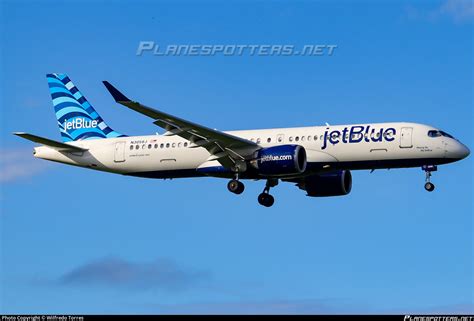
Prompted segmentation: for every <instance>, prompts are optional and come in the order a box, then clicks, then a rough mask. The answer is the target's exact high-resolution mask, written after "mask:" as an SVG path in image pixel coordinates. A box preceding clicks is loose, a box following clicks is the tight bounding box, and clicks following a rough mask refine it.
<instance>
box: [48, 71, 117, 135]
mask: <svg viewBox="0 0 474 321" xmlns="http://www.w3.org/2000/svg"><path fill="white" fill-rule="evenodd" d="M46 77H47V79H48V86H49V91H50V93H51V98H52V99H53V105H54V112H55V113H56V118H57V120H58V126H59V130H60V131H61V137H62V140H63V142H70V141H75V140H85V139H97V138H113V137H122V136H124V135H121V134H119V133H117V132H116V131H114V130H113V129H112V128H110V127H109V126H107V124H106V123H105V122H104V120H103V119H102V118H101V117H100V116H99V114H98V113H97V112H96V111H95V109H94V107H92V105H91V104H90V103H89V102H88V101H87V99H86V97H84V95H82V94H81V92H80V91H79V89H77V87H76V86H75V85H74V84H73V83H72V81H71V79H69V77H68V76H67V75H66V74H48V75H46Z"/></svg>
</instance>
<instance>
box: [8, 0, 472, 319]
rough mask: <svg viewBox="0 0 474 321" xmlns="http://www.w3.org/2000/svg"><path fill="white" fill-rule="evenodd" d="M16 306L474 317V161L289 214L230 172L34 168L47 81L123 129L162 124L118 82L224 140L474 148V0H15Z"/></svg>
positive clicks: (12, 208) (50, 127) (303, 205)
mask: <svg viewBox="0 0 474 321" xmlns="http://www.w3.org/2000/svg"><path fill="white" fill-rule="evenodd" d="M0 8H1V19H0V30H1V32H0V34H1V37H2V38H1V44H2V45H1V68H2V72H1V76H0V82H1V83H0V85H1V87H0V88H1V92H0V106H1V118H0V122H1V123H0V126H1V133H0V144H1V146H0V148H1V149H0V151H1V159H0V179H1V182H0V183H1V194H0V202H1V214H0V224H1V246H0V250H1V259H0V312H1V313H177V312H185V313H393V312H395V313H405V312H410V313H414V312H471V313H473V312H474V298H473V282H474V281H473V239H472V233H473V221H472V214H473V201H472V192H473V191H472V170H473V166H472V165H473V163H472V157H470V158H468V159H465V160H463V161H461V162H459V163H455V164H451V165H446V166H442V167H441V168H440V170H439V171H438V172H437V173H435V175H434V178H433V182H434V183H435V184H436V186H437V189H436V191H435V192H434V193H431V194H430V193H426V192H425V191H424V189H423V183H424V173H423V172H422V171H421V170H420V169H419V168H415V169H403V170H391V171H385V170H380V171H376V172H374V173H372V174H370V173H369V172H366V171H360V172H354V173H353V177H354V185H353V190H352V193H351V194H350V195H349V196H347V197H343V198H328V199H312V198H308V197H306V196H305V194H304V193H303V192H302V191H300V190H298V189H297V188H295V187H294V186H292V185H290V184H281V185H279V186H278V187H277V188H275V189H274V190H273V195H274V196H275V197H276V204H275V206H274V207H273V208H271V209H267V208H263V207H261V206H259V205H258V204H257V201H256V197H257V195H258V193H260V192H261V190H262V189H263V184H264V183H263V182H248V183H247V185H246V191H245V193H244V194H243V195H241V196H236V195H233V194H231V193H229V192H228V191H227V189H226V183H227V182H226V181H225V180H218V179H212V178H206V179H183V180H172V181H161V180H145V179H138V178H130V177H122V176H118V175H111V174H106V173H99V172H92V171H87V170H84V169H80V168H72V167H67V166H65V165H60V164H52V163H47V162H46V161H42V160H37V159H33V157H32V155H31V151H32V145H31V144H29V143H28V142H26V141H23V140H21V139H19V138H17V137H14V136H12V135H11V132H13V131H28V132H32V133H36V134H39V135H42V136H47V137H50V138H53V139H59V131H58V128H57V126H56V125H55V117H54V113H53V108H52V103H51V100H50V97H49V92H48V89H47V83H46V78H45V75H46V73H50V72H65V73H68V74H69V76H70V77H71V79H72V80H73V81H74V82H75V84H76V85H77V86H78V87H79V88H80V89H81V91H82V92H83V93H84V95H85V96H86V97H87V98H88V100H89V101H90V102H91V103H92V104H93V105H94V107H95V108H96V109H97V111H98V112H99V113H100V114H101V116H102V117H103V118H104V119H105V120H106V121H107V123H108V124H109V125H110V126H111V127H113V128H114V129H115V130H117V131H120V132H123V133H126V134H129V135H134V134H136V135H140V134H150V133H154V132H156V131H159V129H158V128H157V127H156V126H154V125H153V124H152V122H151V121H150V119H148V118H146V117H143V116H142V115H139V114H136V113H133V112H131V111H130V110H127V109H126V108H123V107H121V106H119V105H116V104H115V103H114V102H113V101H112V99H111V97H110V96H109V94H108V93H107V91H106V90H105V88H104V87H103V85H102V84H101V81H102V80H109V81H111V82H112V83H113V84H115V85H117V86H118V87H119V88H121V89H123V90H124V92H126V93H127V95H129V96H131V97H134V98H136V99H140V101H142V102H144V103H146V104H148V105H150V106H154V107H157V108H161V109H163V110H164V111H167V112H170V113H174V114H176V115H178V116H181V117H183V118H187V119H190V120H193V121H195V122H199V123H202V124H204V125H207V126H209V127H215V128H218V129H222V130H232V129H251V128H265V127H290V126H312V125H321V124H324V122H329V123H331V124H350V123H361V122H382V121H413V122H421V123H426V124H430V125H434V126H437V127H439V128H442V129H444V130H446V131H448V132H449V133H451V134H453V135H454V136H456V137H457V138H459V139H460V140H461V141H462V142H464V143H465V144H466V145H468V146H469V147H470V148H471V150H472V146H474V145H473V139H472V137H473V135H472V134H473V133H472V127H473V126H472V125H473V124H472V119H473V115H472V108H473V102H474V100H473V88H474V87H473V85H474V83H473V58H472V57H474V55H473V20H474V14H473V9H472V2H469V1H455V0H448V1H430V2H424V1H423V2H407V1H390V2H384V3H383V5H382V4H379V3H378V2H375V1H373V2H355V1H340V2H329V1H327V2H326V1H320V2H316V1H315V2H285V1H268V2H265V1H262V2H244V1H232V2H228V3H221V2H156V3H155V2H151V1H150V2H140V1H134V2H132V1H130V2H125V1H121V2H120V1H119V2H116V1H103V2H97V3H93V2H74V1H68V2H66V3H58V2H56V1H54V2H53V1H41V2H40V1H32V2H29V1H2V2H1V4H0ZM142 40H152V41H155V42H156V43H159V44H162V45H167V44H293V45H296V46H302V45H305V44H335V45H337V46H338V47H337V49H336V50H335V52H334V54H333V55H332V56H313V57H251V56H245V55H244V56H241V57H239V56H236V57H225V56H215V57H183V56H181V57H156V56H153V55H150V54H144V55H143V56H141V57H137V56H136V55H135V53H136V50H137V47H138V43H139V41H142Z"/></svg>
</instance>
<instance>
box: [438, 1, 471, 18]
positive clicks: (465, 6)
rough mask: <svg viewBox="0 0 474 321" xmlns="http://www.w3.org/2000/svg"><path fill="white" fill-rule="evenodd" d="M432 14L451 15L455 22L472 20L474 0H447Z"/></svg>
mask: <svg viewBox="0 0 474 321" xmlns="http://www.w3.org/2000/svg"><path fill="white" fill-rule="evenodd" d="M434 14H435V15H440V16H448V17H451V18H452V19H454V21H456V22H463V21H468V20H472V19H473V18H474V2H473V1H472V0H447V1H445V2H444V3H443V4H442V5H441V6H440V7H439V8H438V9H437V10H436V11H435V12H434Z"/></svg>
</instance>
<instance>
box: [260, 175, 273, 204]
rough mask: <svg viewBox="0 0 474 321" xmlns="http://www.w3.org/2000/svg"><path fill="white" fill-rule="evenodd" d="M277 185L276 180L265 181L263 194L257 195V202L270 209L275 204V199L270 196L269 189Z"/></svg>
mask: <svg viewBox="0 0 474 321" xmlns="http://www.w3.org/2000/svg"><path fill="white" fill-rule="evenodd" d="M277 185H278V179H267V183H266V184H265V188H264V189H263V192H262V193H261V194H260V195H258V202H259V203H260V205H263V206H265V207H271V206H272V205H273V203H275V198H273V196H272V195H270V188H272V187H275V186H277Z"/></svg>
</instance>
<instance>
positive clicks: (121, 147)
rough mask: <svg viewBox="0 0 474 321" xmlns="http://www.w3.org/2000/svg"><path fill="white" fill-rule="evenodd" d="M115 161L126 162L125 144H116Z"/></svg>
mask: <svg viewBox="0 0 474 321" xmlns="http://www.w3.org/2000/svg"><path fill="white" fill-rule="evenodd" d="M114 161H115V162H116V163H120V162H125V142H118V143H116V144H115V156H114Z"/></svg>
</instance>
